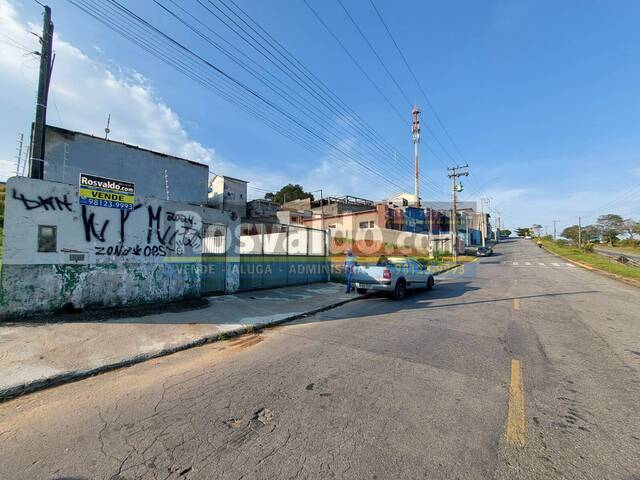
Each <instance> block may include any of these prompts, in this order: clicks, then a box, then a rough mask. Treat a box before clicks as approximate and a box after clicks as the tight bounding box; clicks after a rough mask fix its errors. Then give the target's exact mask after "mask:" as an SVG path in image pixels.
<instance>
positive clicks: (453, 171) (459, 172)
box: [447, 165, 469, 262]
mask: <svg viewBox="0 0 640 480" xmlns="http://www.w3.org/2000/svg"><path fill="white" fill-rule="evenodd" d="M468 168H469V165H463V166H461V167H460V166H455V167H449V168H447V170H449V174H448V177H449V178H450V179H451V221H450V222H449V230H450V232H451V253H452V254H453V261H454V262H456V261H457V260H458V218H457V215H458V214H457V212H456V208H457V205H456V201H457V194H458V192H459V191H461V190H462V188H460V187H461V185H458V180H457V179H458V177H467V176H468V175H469V171H468Z"/></svg>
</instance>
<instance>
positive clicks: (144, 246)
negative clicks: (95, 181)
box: [12, 189, 202, 257]
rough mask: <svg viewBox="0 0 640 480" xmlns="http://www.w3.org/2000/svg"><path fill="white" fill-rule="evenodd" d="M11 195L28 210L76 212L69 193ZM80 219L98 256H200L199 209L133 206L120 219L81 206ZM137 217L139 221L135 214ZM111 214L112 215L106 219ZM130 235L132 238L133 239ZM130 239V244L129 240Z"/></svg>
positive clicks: (84, 234)
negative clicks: (197, 210)
mask: <svg viewBox="0 0 640 480" xmlns="http://www.w3.org/2000/svg"><path fill="white" fill-rule="evenodd" d="M12 198H13V199H15V200H18V201H19V202H20V204H21V205H22V207H24V209H25V210H36V209H42V210H44V211H47V212H51V213H53V212H55V213H56V214H62V215H69V214H73V213H75V212H74V208H76V206H75V205H74V204H73V203H72V202H71V201H70V200H69V198H68V196H67V195H61V196H56V195H52V196H47V197H42V196H37V197H35V198H30V197H28V196H27V195H25V194H24V193H21V192H18V191H17V190H15V189H13V192H12ZM78 207H79V208H80V212H79V213H80V215H79V217H80V219H81V224H82V228H81V232H80V235H81V239H80V240H81V241H83V242H86V243H93V244H94V245H93V249H94V253H95V254H96V255H97V256H109V257H165V256H168V255H184V254H186V253H192V254H195V255H198V254H199V253H200V252H201V248H202V219H201V217H200V215H199V214H198V213H197V212H192V211H169V210H166V209H164V208H163V206H162V205H156V206H154V205H147V206H146V208H143V207H144V205H143V204H141V203H138V204H135V205H133V207H132V208H130V209H128V210H120V211H119V213H118V217H119V218H117V219H114V218H113V214H111V215H107V214H105V212H104V211H103V210H102V209H96V210H93V209H92V208H91V207H89V206H87V205H78ZM134 215H135V216H137V218H136V222H135V223H133V222H132V217H133V216H134ZM106 216H111V218H106ZM130 237H131V238H130ZM129 242H130V243H129Z"/></svg>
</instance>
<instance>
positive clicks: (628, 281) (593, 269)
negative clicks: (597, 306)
mask: <svg viewBox="0 0 640 480" xmlns="http://www.w3.org/2000/svg"><path fill="white" fill-rule="evenodd" d="M542 249H543V250H544V251H545V252H547V253H550V254H551V255H553V256H555V257H558V258H561V259H563V260H565V261H567V262H571V263H573V264H574V265H577V266H578V267H581V268H584V269H585V270H589V271H590V272H594V273H597V274H599V275H602V276H603V277H608V278H611V279H612V280H617V281H618V282H622V283H626V284H627V285H631V286H632V287H636V288H640V282H638V281H636V280H633V279H630V278H625V277H622V276H620V275H616V274H615V273H611V272H606V271H604V270H600V269H599V268H596V267H593V266H591V265H587V264H586V263H582V262H578V261H577V260H572V259H571V258H567V257H565V256H563V255H560V254H559V253H555V252H552V251H551V250H549V249H548V248H547V247H545V246H544V245H542Z"/></svg>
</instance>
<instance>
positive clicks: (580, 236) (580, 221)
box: [578, 217, 582, 248]
mask: <svg viewBox="0 0 640 480" xmlns="http://www.w3.org/2000/svg"><path fill="white" fill-rule="evenodd" d="M578 248H582V217H578Z"/></svg>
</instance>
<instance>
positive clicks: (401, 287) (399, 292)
mask: <svg viewBox="0 0 640 480" xmlns="http://www.w3.org/2000/svg"><path fill="white" fill-rule="evenodd" d="M406 292H407V288H406V286H405V284H404V281H403V280H398V282H397V283H396V288H395V289H394V290H393V298H395V299H396V300H400V299H402V298H404V294H405V293H406Z"/></svg>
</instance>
